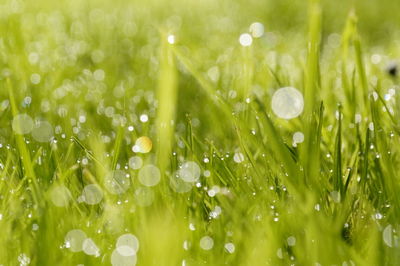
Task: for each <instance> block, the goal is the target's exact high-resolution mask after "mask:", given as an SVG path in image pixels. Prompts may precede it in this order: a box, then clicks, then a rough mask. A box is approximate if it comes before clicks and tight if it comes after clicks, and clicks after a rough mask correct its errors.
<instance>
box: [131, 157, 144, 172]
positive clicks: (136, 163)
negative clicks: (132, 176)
mask: <svg viewBox="0 0 400 266" xmlns="http://www.w3.org/2000/svg"><path fill="white" fill-rule="evenodd" d="M142 166H143V159H142V158H140V157H139V156H133V157H131V158H129V167H130V168H132V169H134V170H137V169H140V168H141V167H142Z"/></svg>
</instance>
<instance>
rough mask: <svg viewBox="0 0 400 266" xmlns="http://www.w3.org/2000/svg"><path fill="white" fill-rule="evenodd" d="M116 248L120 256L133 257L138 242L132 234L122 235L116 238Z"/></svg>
mask: <svg viewBox="0 0 400 266" xmlns="http://www.w3.org/2000/svg"><path fill="white" fill-rule="evenodd" d="M116 247H117V251H118V252H119V253H120V254H121V255H122V256H133V255H136V252H137V251H138V250H139V240H138V239H137V237H136V236H135V235H133V234H124V235H121V236H120V237H119V238H118V240H117V244H116Z"/></svg>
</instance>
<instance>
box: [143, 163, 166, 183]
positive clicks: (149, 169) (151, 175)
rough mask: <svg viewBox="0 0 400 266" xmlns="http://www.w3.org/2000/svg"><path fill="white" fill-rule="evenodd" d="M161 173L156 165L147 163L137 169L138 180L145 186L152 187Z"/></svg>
mask: <svg viewBox="0 0 400 266" xmlns="http://www.w3.org/2000/svg"><path fill="white" fill-rule="evenodd" d="M160 179H161V174H160V170H159V169H158V168H157V166H155V165H152V164H148V165H145V166H143V168H142V169H140V171H139V181H140V183H141V184H142V185H144V186H146V187H152V186H155V185H157V184H158V183H159V182H160Z"/></svg>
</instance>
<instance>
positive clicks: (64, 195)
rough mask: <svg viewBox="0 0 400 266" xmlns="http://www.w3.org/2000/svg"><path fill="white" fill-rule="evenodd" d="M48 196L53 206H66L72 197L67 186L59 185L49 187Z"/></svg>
mask: <svg viewBox="0 0 400 266" xmlns="http://www.w3.org/2000/svg"><path fill="white" fill-rule="evenodd" d="M50 198H51V201H52V202H53V204H54V205H55V206H57V207H66V206H68V204H69V202H70V200H71V199H72V196H71V192H70V191H69V189H68V188H67V187H65V186H63V185H60V186H56V187H53V188H52V189H51V192H50Z"/></svg>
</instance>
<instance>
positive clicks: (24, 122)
mask: <svg viewBox="0 0 400 266" xmlns="http://www.w3.org/2000/svg"><path fill="white" fill-rule="evenodd" d="M12 129H13V130H14V132H15V133H16V134H20V135H23V134H28V133H29V132H31V131H32V129H33V120H32V118H31V117H30V116H29V115H27V114H20V115H16V116H15V117H14V119H13V121H12Z"/></svg>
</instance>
